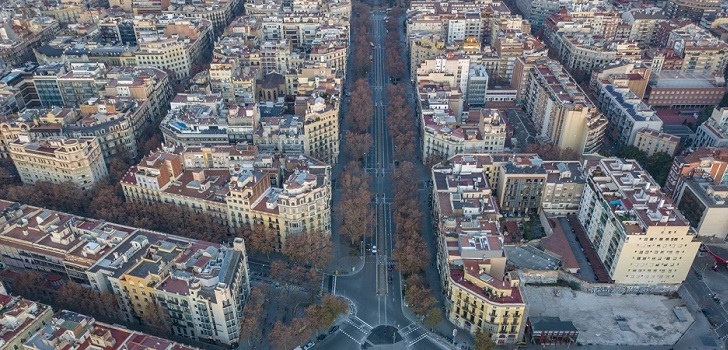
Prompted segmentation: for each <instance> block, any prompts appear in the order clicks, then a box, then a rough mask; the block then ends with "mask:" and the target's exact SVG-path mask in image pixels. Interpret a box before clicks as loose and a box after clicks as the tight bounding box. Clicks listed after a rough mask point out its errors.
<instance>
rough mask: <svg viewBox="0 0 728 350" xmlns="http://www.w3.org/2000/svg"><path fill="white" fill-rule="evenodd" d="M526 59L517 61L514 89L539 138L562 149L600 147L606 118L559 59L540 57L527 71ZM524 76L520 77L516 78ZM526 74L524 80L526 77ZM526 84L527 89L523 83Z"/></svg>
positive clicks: (589, 150) (580, 150)
mask: <svg viewBox="0 0 728 350" xmlns="http://www.w3.org/2000/svg"><path fill="white" fill-rule="evenodd" d="M526 62H527V61H524V60H519V61H517V62H516V66H517V67H519V66H520V68H516V71H517V72H522V73H517V74H514V84H515V85H514V88H515V89H516V90H518V91H525V93H524V94H523V95H522V96H521V98H523V99H524V100H525V101H524V105H525V109H526V113H527V114H528V115H529V116H530V117H531V119H533V122H534V124H535V125H536V131H537V132H538V134H537V138H539V139H540V140H542V141H544V142H548V143H550V144H552V145H554V146H556V147H559V148H561V149H572V150H574V151H576V152H578V153H584V154H586V153H595V152H597V151H598V150H599V147H601V144H602V139H603V137H604V131H605V130H606V127H607V119H606V118H605V117H604V116H603V115H602V114H601V113H600V112H599V111H598V110H597V108H596V107H595V106H594V104H593V103H592V101H590V100H589V98H588V97H587V96H586V94H585V93H584V91H582V89H581V87H579V85H577V84H576V82H575V81H574V79H573V78H572V77H571V75H569V73H568V72H566V70H565V69H564V67H563V66H562V65H561V64H560V63H559V62H557V61H553V60H551V59H549V58H546V57H540V58H538V59H536V60H535V61H534V62H532V66H531V67H530V69H529V70H528V73H526V71H525V70H524V69H525V66H524V64H526ZM519 76H521V79H516V77H519ZM523 77H525V79H523ZM524 83H525V84H526V87H525V89H524V88H523V87H522V86H521V85H522V84H524Z"/></svg>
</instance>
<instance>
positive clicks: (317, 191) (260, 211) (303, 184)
mask: <svg viewBox="0 0 728 350" xmlns="http://www.w3.org/2000/svg"><path fill="white" fill-rule="evenodd" d="M287 162H288V164H289V166H286V168H291V169H293V168H296V167H299V168H300V169H304V168H307V171H302V170H300V171H295V172H293V173H292V174H290V175H289V176H288V177H287V178H286V179H285V181H284V182H283V186H282V188H276V187H272V186H271V183H270V177H269V176H265V175H264V174H262V173H259V172H248V173H244V174H241V175H240V176H237V177H236V178H233V179H232V180H231V182H230V185H229V192H228V193H227V199H226V201H227V205H228V222H229V223H230V226H231V227H242V226H243V225H263V226H265V227H267V228H268V229H271V230H274V231H275V232H276V234H277V235H278V240H279V244H280V246H281V247H282V246H283V245H285V243H286V239H287V237H288V236H289V235H296V234H299V233H301V232H304V231H320V232H323V233H324V234H325V235H327V236H328V235H330V234H331V183H330V176H331V175H330V173H331V167H330V166H329V165H327V164H325V163H323V162H319V161H315V160H313V159H311V158H308V157H305V156H299V157H291V158H290V159H289V160H288V161H287Z"/></svg>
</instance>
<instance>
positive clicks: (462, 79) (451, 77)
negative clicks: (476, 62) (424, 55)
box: [416, 57, 471, 96]
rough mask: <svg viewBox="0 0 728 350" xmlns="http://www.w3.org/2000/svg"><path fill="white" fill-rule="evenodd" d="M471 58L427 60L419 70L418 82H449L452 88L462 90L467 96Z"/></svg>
mask: <svg viewBox="0 0 728 350" xmlns="http://www.w3.org/2000/svg"><path fill="white" fill-rule="evenodd" d="M470 64H471V61H470V58H469V57H441V58H434V59H427V60H425V61H424V62H423V63H422V64H420V66H419V67H418V68H417V76H416V79H417V81H420V80H432V81H448V82H450V84H451V85H452V86H457V87H458V88H460V92H461V93H462V94H463V95H465V96H467V93H468V76H469V74H470Z"/></svg>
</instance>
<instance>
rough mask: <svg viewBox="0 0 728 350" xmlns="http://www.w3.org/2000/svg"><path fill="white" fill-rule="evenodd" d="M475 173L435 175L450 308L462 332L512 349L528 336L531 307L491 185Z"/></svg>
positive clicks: (452, 171) (442, 263)
mask: <svg viewBox="0 0 728 350" xmlns="http://www.w3.org/2000/svg"><path fill="white" fill-rule="evenodd" d="M466 157H468V160H469V159H470V158H469V156H466ZM462 165H464V164H462ZM472 170H475V169H473V168H472V167H470V166H461V167H457V168H450V169H447V168H446V167H445V168H440V169H434V170H433V172H432V177H433V184H434V186H433V208H434V211H435V217H436V227H437V230H438V237H439V239H438V255H437V263H438V269H439V271H440V275H441V276H443V277H442V281H441V282H442V286H443V290H444V291H445V294H446V298H445V309H446V313H447V317H448V319H449V320H450V321H452V322H453V323H455V324H456V325H458V326H459V327H461V328H464V329H466V330H467V331H469V332H471V333H476V332H479V331H487V332H491V333H492V334H493V339H494V341H496V342H497V343H498V344H513V343H516V342H517V340H518V339H520V337H521V335H522V334H523V331H524V327H525V326H524V320H525V319H526V316H525V314H526V305H525V301H524V300H523V297H522V296H521V295H522V294H521V289H520V281H519V280H518V279H517V276H516V275H514V274H509V273H506V270H505V265H506V255H505V251H504V249H503V243H502V240H501V237H500V235H499V232H498V226H497V224H496V221H495V220H497V217H498V216H499V212H498V209H497V205H496V203H495V200H494V199H493V196H492V195H491V194H492V193H491V189H490V186H489V185H488V181H487V180H486V177H485V176H484V174H483V173H482V172H478V171H477V170H476V171H475V172H471V171H472Z"/></svg>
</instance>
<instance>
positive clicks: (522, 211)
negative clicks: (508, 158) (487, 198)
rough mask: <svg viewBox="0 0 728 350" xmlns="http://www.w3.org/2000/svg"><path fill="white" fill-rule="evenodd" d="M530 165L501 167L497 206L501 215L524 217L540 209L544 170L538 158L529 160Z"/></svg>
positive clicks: (504, 165)
mask: <svg viewBox="0 0 728 350" xmlns="http://www.w3.org/2000/svg"><path fill="white" fill-rule="evenodd" d="M529 160H530V163H531V164H528V165H527V164H518V163H513V162H508V163H505V164H503V165H501V167H500V170H499V174H498V204H499V206H500V210H501V212H502V213H504V214H507V215H513V216H522V215H523V216H525V215H531V214H535V213H537V212H538V211H539V210H540V208H541V196H542V195H543V191H544V187H545V184H546V179H547V177H548V175H547V173H546V169H544V168H543V163H542V161H541V159H539V158H531V159H529Z"/></svg>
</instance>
